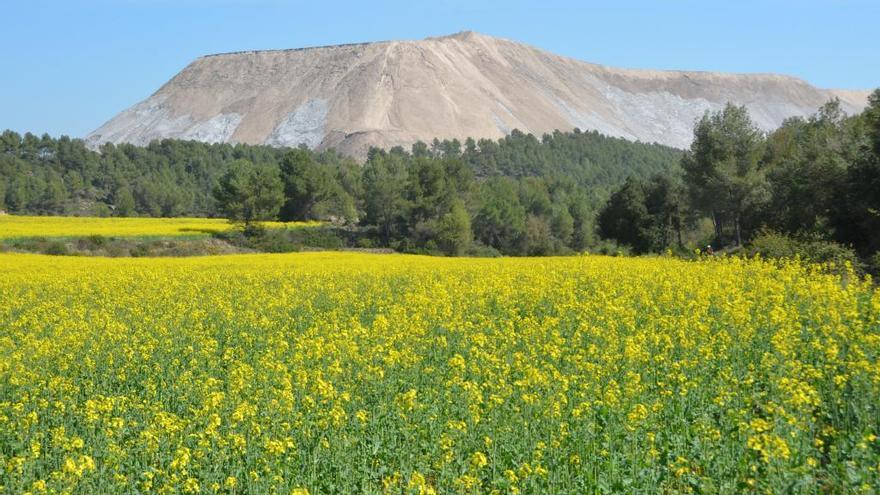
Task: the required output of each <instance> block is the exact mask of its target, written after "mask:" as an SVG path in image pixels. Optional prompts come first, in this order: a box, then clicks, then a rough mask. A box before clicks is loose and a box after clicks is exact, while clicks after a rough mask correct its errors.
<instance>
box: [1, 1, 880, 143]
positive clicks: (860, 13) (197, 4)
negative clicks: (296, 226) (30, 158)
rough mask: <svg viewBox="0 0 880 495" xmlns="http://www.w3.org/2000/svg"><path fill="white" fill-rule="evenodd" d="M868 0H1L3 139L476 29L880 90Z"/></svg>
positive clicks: (593, 53)
mask: <svg viewBox="0 0 880 495" xmlns="http://www.w3.org/2000/svg"><path fill="white" fill-rule="evenodd" d="M878 19H880V1H878V0H763V1H758V0H725V1H715V0H654V1H650V0H609V1H605V2H593V1H586V0H581V1H552V0H548V1H542V2H537V1H534V2H526V1H518V0H507V1H491V0H434V1H431V2H420V1H417V0H410V1H378V0H377V1H336V2H333V1H329V0H323V1H322V0H311V1H293V0H289V1H285V0H66V1H60V0H56V1H49V0H21V1H16V0H5V1H4V5H2V6H0V47H2V50H3V55H2V66H3V71H2V72H0V129H5V128H10V129H13V130H16V131H19V132H24V131H31V132H34V133H38V134H40V133H43V132H48V133H50V134H52V135H60V134H67V135H70V136H77V137H79V136H83V135H85V134H86V133H88V132H89V131H91V130H93V129H95V128H97V127H98V126H100V125H101V124H102V123H103V122H105V121H106V120H108V119H109V118H111V117H112V116H113V115H115V114H116V113H117V112H119V111H121V110H123V109H125V108H127V107H129V106H131V105H133V104H134V103H137V102H138V101H140V100H142V99H144V98H146V97H147V96H149V95H150V94H151V93H152V92H154V91H155V90H156V89H158V88H159V86H161V85H162V84H163V83H164V82H166V81H167V80H168V79H169V78H171V77H172V76H173V75H174V74H175V73H177V72H178V71H179V70H180V69H182V68H183V67H184V66H186V65H187V64H188V63H189V62H190V61H192V60H193V59H195V58H196V57H198V56H201V55H204V54H209V53H218V52H227V51H238V50H250V49H269V48H295V47H302V46H310V45H328V44H337V43H350V42H358V41H375V40H386V39H420V38H424V37H425V36H435V35H442V34H449V33H453V32H457V31H461V30H468V29H469V30H474V31H479V32H482V33H485V34H489V35H494V36H500V37H505V38H511V39H515V40H518V41H522V42H525V43H528V44H531V45H535V46H538V47H540V48H544V49H546V50H549V51H552V52H555V53H558V54H561V55H566V56H571V57H575V58H578V59H581V60H585V61H590V62H596V63H602V64H607V65H613V66H618V67H638V68H657V69H689V70H712V71H727V72H775V73H783V74H791V75H794V76H798V77H801V78H803V79H806V80H807V81H809V82H810V83H812V84H815V85H818V86H821V87H834V88H850V89H869V88H874V87H878V86H880V31H878Z"/></svg>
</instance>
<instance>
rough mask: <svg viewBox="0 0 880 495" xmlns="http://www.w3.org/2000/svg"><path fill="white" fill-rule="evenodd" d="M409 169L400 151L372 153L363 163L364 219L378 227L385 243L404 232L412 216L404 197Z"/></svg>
mask: <svg viewBox="0 0 880 495" xmlns="http://www.w3.org/2000/svg"><path fill="white" fill-rule="evenodd" d="M406 182H407V169H406V164H405V162H404V159H403V156H402V155H400V154H397V153H385V152H378V150H376V152H374V153H371V155H370V157H369V158H368V160H367V163H366V164H365V165H364V209H365V211H366V216H365V218H364V222H365V223H366V224H368V225H376V226H378V227H379V233H380V235H381V236H382V240H383V241H384V242H385V244H386V245H388V243H389V242H390V240H391V239H392V237H395V236H397V235H400V234H402V233H403V228H404V226H405V225H406V224H407V219H408V218H409V204H408V202H407V201H406V199H405V198H404V191H405V188H406Z"/></svg>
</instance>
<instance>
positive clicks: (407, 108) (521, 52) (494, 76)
mask: <svg viewBox="0 0 880 495" xmlns="http://www.w3.org/2000/svg"><path fill="white" fill-rule="evenodd" d="M866 96H867V92H859V91H836V90H823V89H818V88H815V87H813V86H811V85H809V84H808V83H806V82H805V81H802V80H800V79H797V78H793V77H788V76H780V75H766V74H761V75H735V74H721V73H711V72H683V71H667V72H663V71H651V70H630V69H616V68H611V67H605V66H601V65H596V64H590V63H586V62H582V61H578V60H574V59H571V58H566V57H561V56H557V55H554V54H552V53H548V52H546V51H543V50H540V49H537V48H534V47H531V46H527V45H524V44H521V43H517V42H514V41H510V40H505V39H499V38H494V37H490V36H485V35H481V34H477V33H473V32H463V33H458V34H455V35H451V36H444V37H439V38H427V39H424V40H420V41H387V42H377V43H362V44H353V45H339V46H327V47H315V48H303V49H294V50H272V51H256V52H240V53H228V54H220V55H210V56H205V57H201V58H199V59H197V60H195V61H194V62H192V63H191V64H190V65H189V66H187V67H186V68H185V69H184V70H183V71H181V72H180V73H179V74H177V75H176V76H174V77H173V78H172V79H171V80H170V81H169V82H168V83H166V84H165V85H164V86H162V87H161V88H160V89H159V90H158V91H157V92H156V93H154V94H153V95H152V96H150V97H149V98H147V99H146V100H144V101H142V102H140V103H138V104H136V105H135V106H133V107H131V108H129V109H128V110H125V111H124V112H122V113H120V114H119V115H117V116H116V117H114V118H113V119H111V120H110V121H109V122H107V123H106V124H104V125H103V126H101V127H100V128H99V129H97V130H95V131H94V132H92V133H91V134H90V135H89V136H88V137H87V141H88V142H89V144H90V145H91V146H93V147H95V146H97V145H99V144H101V143H104V142H112V143H122V142H126V143H133V144H139V145H145V144H147V143H149V142H150V141H151V140H154V139H161V138H177V139H192V140H198V141H205V142H231V143H247V144H268V145H272V146H297V145H300V144H306V145H308V146H309V147H311V148H318V149H327V148H331V147H332V148H336V149H338V150H340V151H341V152H343V153H345V154H349V155H353V156H358V157H363V156H365V154H366V151H367V149H368V148H369V147H370V146H377V147H382V148H390V147H392V146H396V145H402V146H404V147H409V145H411V144H412V143H413V142H415V141H417V140H423V141H429V140H431V139H433V138H435V137H439V138H441V139H444V138H448V139H453V138H457V139H462V140H463V139H464V138H466V137H474V138H489V139H498V138H500V137H503V136H504V135H506V134H508V133H509V132H510V131H511V130H513V129H520V130H522V131H523V132H526V133H533V134H536V135H541V134H543V133H545V132H551V131H553V130H554V129H559V130H563V131H567V130H572V129H574V128H580V129H582V130H596V131H599V132H601V133H603V134H606V135H609V136H614V137H622V138H626V139H630V140H639V141H643V142H657V143H660V144H664V145H667V146H673V147H678V148H684V147H687V145H688V144H689V143H690V140H691V138H692V128H693V123H694V120H695V119H696V118H697V117H699V116H701V115H702V114H703V113H704V112H705V111H706V110H718V109H720V108H721V107H723V106H724V105H725V104H726V103H727V102H733V103H735V104H738V105H745V106H746V107H747V108H748V110H749V113H750V114H751V115H752V117H753V119H754V120H755V121H756V123H757V124H758V125H759V126H760V127H761V128H762V129H765V130H770V129H773V128H776V127H778V126H779V125H780V124H781V123H782V121H783V120H784V119H785V118H787V117H791V116H806V115H809V114H811V113H812V112H814V111H815V109H816V108H818V107H819V106H820V105H822V104H823V103H824V102H826V101H827V100H829V99H831V98H833V97H838V98H840V99H841V101H842V103H843V108H844V110H846V111H847V112H849V113H856V112H858V111H860V110H861V109H862V108H863V107H864V105H865V102H866Z"/></svg>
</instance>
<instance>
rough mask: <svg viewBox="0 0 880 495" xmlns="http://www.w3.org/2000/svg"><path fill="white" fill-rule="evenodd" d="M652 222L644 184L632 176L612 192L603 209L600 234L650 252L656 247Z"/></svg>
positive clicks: (639, 251)
mask: <svg viewBox="0 0 880 495" xmlns="http://www.w3.org/2000/svg"><path fill="white" fill-rule="evenodd" d="M650 222H651V218H650V215H649V214H648V209H647V207H646V206H645V192H644V189H643V186H642V184H641V183H640V182H639V181H637V180H635V179H632V178H630V179H627V180H626V182H624V183H623V185H622V186H621V187H620V188H619V189H618V190H616V191H614V193H612V194H611V197H610V198H608V202H607V203H606V204H605V206H604V207H603V208H602V210H601V211H600V212H599V217H598V227H599V235H600V236H601V237H603V238H605V239H613V240H615V241H617V242H618V243H620V244H625V245H627V246H630V247H631V248H633V250H635V251H636V252H638V253H646V252H649V251H651V248H652V247H653V243H652V239H651V236H650V233H649V228H650Z"/></svg>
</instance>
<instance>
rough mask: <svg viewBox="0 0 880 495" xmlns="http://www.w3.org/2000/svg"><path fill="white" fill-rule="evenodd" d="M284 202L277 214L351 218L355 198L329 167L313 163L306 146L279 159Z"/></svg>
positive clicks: (298, 217)
mask: <svg viewBox="0 0 880 495" xmlns="http://www.w3.org/2000/svg"><path fill="white" fill-rule="evenodd" d="M281 178H282V181H283V182H284V196H285V201H284V205H283V206H282V207H281V213H280V217H281V219H282V220H284V221H290V220H331V219H339V220H353V219H354V218H356V216H357V215H356V211H355V207H354V201H353V200H352V198H351V197H350V196H349V195H348V193H347V192H346V191H345V189H344V188H343V187H342V184H341V183H340V181H339V180H338V178H337V177H336V176H335V175H334V173H333V170H332V169H331V167H329V166H327V165H323V164H319V163H316V162H315V160H314V159H313V155H312V153H311V152H310V151H308V150H307V149H295V150H291V151H290V152H288V153H287V154H286V155H284V158H282V160H281Z"/></svg>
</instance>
